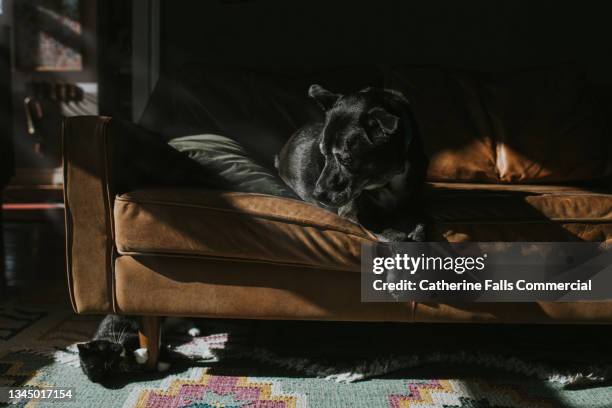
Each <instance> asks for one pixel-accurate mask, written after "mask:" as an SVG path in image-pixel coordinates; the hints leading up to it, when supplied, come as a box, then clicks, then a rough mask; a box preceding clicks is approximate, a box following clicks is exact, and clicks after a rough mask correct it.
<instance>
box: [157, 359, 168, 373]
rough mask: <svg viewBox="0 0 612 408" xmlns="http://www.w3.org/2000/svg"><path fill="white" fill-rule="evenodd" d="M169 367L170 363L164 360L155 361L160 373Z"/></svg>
mask: <svg viewBox="0 0 612 408" xmlns="http://www.w3.org/2000/svg"><path fill="white" fill-rule="evenodd" d="M169 368H170V363H166V362H165V361H159V362H158V363H157V371H159V372H160V373H162V372H164V371H168V369H169Z"/></svg>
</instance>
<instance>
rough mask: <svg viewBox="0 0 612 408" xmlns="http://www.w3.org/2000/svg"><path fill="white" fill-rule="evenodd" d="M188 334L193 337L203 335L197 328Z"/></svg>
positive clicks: (190, 330)
mask: <svg viewBox="0 0 612 408" xmlns="http://www.w3.org/2000/svg"><path fill="white" fill-rule="evenodd" d="M187 334H189V335H190V336H191V337H198V336H199V335H200V334H202V331H201V330H200V329H198V328H197V327H192V328H191V329H189V330H187Z"/></svg>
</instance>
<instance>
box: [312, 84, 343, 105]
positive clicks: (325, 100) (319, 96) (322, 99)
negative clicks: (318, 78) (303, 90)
mask: <svg viewBox="0 0 612 408" xmlns="http://www.w3.org/2000/svg"><path fill="white" fill-rule="evenodd" d="M308 96H310V97H311V98H312V99H314V100H315V101H316V102H317V103H318V104H319V106H320V107H321V109H323V110H324V111H327V110H329V109H331V107H332V106H334V103H336V101H337V100H338V99H340V97H341V96H342V95H340V94H335V93H333V92H330V91H328V90H327V89H325V88H323V87H322V86H321V85H317V84H314V85H310V88H309V89H308Z"/></svg>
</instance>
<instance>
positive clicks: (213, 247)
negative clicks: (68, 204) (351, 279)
mask: <svg viewBox="0 0 612 408" xmlns="http://www.w3.org/2000/svg"><path fill="white" fill-rule="evenodd" d="M114 220H115V242H116V246H117V250H118V252H119V253H120V254H130V255H167V256H182V257H185V256H187V257H209V258H224V259H231V260H245V261H247V260H248V261H251V262H253V261H255V262H266V263H275V264H287V265H299V266H303V267H314V268H323V269H327V270H343V271H355V272H359V270H360V253H361V244H362V243H366V242H372V241H375V239H376V238H375V237H374V236H373V235H372V234H371V233H370V232H368V231H366V230H365V229H364V228H363V227H361V226H360V225H358V224H355V223H353V222H350V221H348V220H346V219H343V218H341V217H339V216H338V215H336V214H334V213H331V212H329V211H326V210H324V209H321V208H317V207H314V206H312V205H310V204H307V203H304V202H302V201H298V200H294V199H290V198H283V197H275V196H270V195H264V194H254V193H236V192H221V191H212V190H193V189H172V188H165V189H146V190H138V191H133V192H130V193H126V194H122V195H119V196H117V198H116V200H115V206H114Z"/></svg>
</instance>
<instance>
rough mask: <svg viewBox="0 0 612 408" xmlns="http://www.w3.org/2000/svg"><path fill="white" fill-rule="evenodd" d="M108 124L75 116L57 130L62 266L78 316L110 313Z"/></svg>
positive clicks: (111, 259) (111, 197)
mask: <svg viewBox="0 0 612 408" xmlns="http://www.w3.org/2000/svg"><path fill="white" fill-rule="evenodd" d="M110 123H111V118H108V117H98V116H80V117H73V118H68V119H66V120H65V121H64V123H63V126H62V155H63V165H64V204H65V216H66V265H67V269H68V286H69V290H70V297H71V301H72V306H73V308H74V310H75V311H76V312H77V313H109V312H112V311H113V309H114V307H113V303H114V302H113V279H112V276H113V272H112V271H113V262H114V253H115V248H114V238H113V237H114V231H113V217H112V208H113V201H114V196H115V194H114V193H115V189H114V184H113V175H112V168H113V163H112V160H113V154H112V152H113V150H114V149H113V135H112V133H113V132H112V131H111V126H110Z"/></svg>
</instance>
